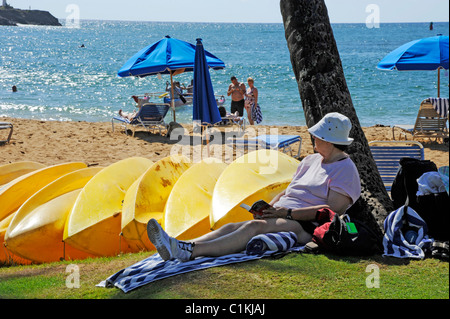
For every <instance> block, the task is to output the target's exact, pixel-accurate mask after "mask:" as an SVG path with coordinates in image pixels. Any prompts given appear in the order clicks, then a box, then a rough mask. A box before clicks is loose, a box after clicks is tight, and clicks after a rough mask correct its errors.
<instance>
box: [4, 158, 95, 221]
mask: <svg viewBox="0 0 450 319" xmlns="http://www.w3.org/2000/svg"><path fill="white" fill-rule="evenodd" d="M86 167H87V165H86V164H85V163H76V162H74V163H66V164H59V165H54V166H49V167H45V168H41V169H39V170H37V171H33V172H31V173H28V174H25V175H23V176H20V177H18V178H16V179H15V180H13V181H11V182H9V183H8V184H6V185H5V186H4V187H2V188H1V189H0V203H1V205H0V220H2V219H3V218H5V217H7V216H8V215H10V214H11V213H13V212H15V211H16V210H17V209H19V207H20V206H21V205H22V204H23V203H24V202H25V201H26V200H27V199H28V198H29V197H31V196H32V195H33V194H34V193H36V192H37V191H39V190H40V189H41V188H43V187H44V186H46V185H48V184H49V183H51V182H53V181H54V180H56V179H57V178H59V177H61V176H63V175H65V174H67V173H70V172H73V171H76V170H78V169H82V168H86Z"/></svg>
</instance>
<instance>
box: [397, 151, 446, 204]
mask: <svg viewBox="0 0 450 319" xmlns="http://www.w3.org/2000/svg"><path fill="white" fill-rule="evenodd" d="M436 171H437V167H436V164H435V163H434V162H432V161H429V160H418V159H416V158H409V157H404V158H402V159H400V169H399V170H398V172H397V175H396V176H395V179H394V181H393V182H392V188H391V197H392V201H393V202H394V209H398V208H400V207H402V206H403V205H405V204H409V206H411V207H412V208H414V207H413V205H414V204H415V203H416V193H417V190H418V188H419V187H418V185H417V179H418V178H419V177H420V176H422V175H423V174H424V173H426V172H436ZM406 199H408V200H409V203H406ZM414 210H415V208H414Z"/></svg>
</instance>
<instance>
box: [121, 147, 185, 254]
mask: <svg viewBox="0 0 450 319" xmlns="http://www.w3.org/2000/svg"><path fill="white" fill-rule="evenodd" d="M191 165H192V164H191V163H190V162H189V159H188V158H187V157H185V156H181V155H172V156H168V157H165V158H163V159H161V160H159V161H157V162H156V163H154V164H153V165H152V166H150V168H149V169H148V170H147V171H146V172H145V173H144V174H142V176H141V177H140V178H138V179H137V180H136V181H135V182H134V183H133V184H132V185H131V186H130V188H129V189H128V191H127V193H126V195H125V199H124V201H123V210H122V234H123V237H124V238H125V239H126V240H127V242H128V243H129V244H130V245H131V246H133V249H134V250H136V251H139V250H154V249H155V247H154V246H153V244H152V243H151V242H150V240H149V239H148V237H147V223H148V221H149V220H150V219H151V218H155V219H156V220H158V222H159V223H161V222H162V219H163V214H164V206H165V205H166V201H167V199H168V198H169V195H170V193H171V192H172V189H173V187H174V185H175V183H176V182H177V180H178V179H179V178H180V176H181V175H182V174H184V172H185V171H186V170H187V169H188V168H189V167H190V166H191Z"/></svg>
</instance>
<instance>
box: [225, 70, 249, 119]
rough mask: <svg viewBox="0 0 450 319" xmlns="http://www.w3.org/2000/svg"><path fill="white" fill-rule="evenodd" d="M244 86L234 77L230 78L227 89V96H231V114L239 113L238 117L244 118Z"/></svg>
mask: <svg viewBox="0 0 450 319" xmlns="http://www.w3.org/2000/svg"><path fill="white" fill-rule="evenodd" d="M245 90H246V88H245V84H244V83H241V82H239V81H238V80H237V79H236V77H235V76H232V77H231V84H230V86H229V87H228V92H227V94H228V96H230V95H231V113H232V114H234V113H235V112H236V111H237V112H239V116H244V106H245V100H244V94H245Z"/></svg>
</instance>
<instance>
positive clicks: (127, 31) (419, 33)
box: [0, 21, 448, 126]
mask: <svg viewBox="0 0 450 319" xmlns="http://www.w3.org/2000/svg"><path fill="white" fill-rule="evenodd" d="M333 32H334V36H335V38H336V43H337V45H338V49H339V52H340V56H341V60H342V64H343V67H344V73H345V76H346V81H347V85H348V87H349V90H350V93H351V95H352V100H353V104H354V107H355V109H356V111H357V114H358V117H359V119H360V122H361V124H362V125H364V126H369V125H374V124H377V123H381V124H384V125H389V124H394V123H411V122H413V121H414V119H415V117H416V115H417V108H418V105H419V103H420V101H422V100H423V99H425V98H427V97H430V96H436V92H437V73H436V72H397V71H392V72H386V71H380V70H377V69H376V64H377V63H378V62H379V61H380V60H381V59H382V58H383V57H384V56H385V55H386V54H387V53H389V52H390V51H391V50H393V49H395V48H396V47H398V46H399V45H401V44H403V43H406V42H408V41H411V40H414V39H418V38H422V37H427V36H434V35H435V34H436V33H443V34H448V23H435V30H434V31H429V30H428V25H427V24H426V23H416V24H386V25H383V24H382V25H381V27H380V28H379V29H368V28H366V27H365V25H364V24H337V25H333ZM165 35H170V36H172V37H175V38H178V39H181V40H185V41H188V42H191V43H195V39H196V38H197V37H201V38H202V39H203V43H204V46H205V49H206V50H208V51H210V52H212V53H213V54H215V55H216V56H217V57H219V58H221V59H222V60H223V61H224V62H225V64H226V66H227V67H226V69H225V70H219V71H211V79H212V82H213V85H214V90H215V93H216V94H217V95H224V96H225V97H226V91H227V88H228V85H229V82H230V77H231V76H232V75H235V76H237V77H238V79H239V80H240V81H245V82H246V79H247V77H249V76H251V77H253V78H254V79H255V85H256V87H258V89H259V92H260V104H261V108H262V111H263V116H264V121H263V124H278V125H305V119H304V115H303V111H302V108H301V102H300V97H299V93H298V87H297V83H296V81H295V76H294V74H293V71H292V66H291V62H290V56H289V51H288V49H287V45H286V40H285V37H284V30H283V26H282V24H239V23H238V24H211V23H162V22H157V23H155V22H152V23H150V22H148V23H146V22H115V21H81V27H80V28H66V27H42V26H26V27H0V44H1V45H0V116H10V117H21V118H34V119H46V120H50V119H52V120H62V121H102V122H106V121H109V120H110V119H111V117H112V116H113V115H115V114H117V112H118V110H119V109H124V110H128V111H131V110H132V109H133V106H134V103H133V101H132V99H131V96H132V95H142V94H144V93H146V92H163V91H164V89H165V86H166V81H169V80H170V78H169V76H162V79H161V80H160V79H158V78H157V77H156V76H150V77H146V78H142V79H139V78H132V77H128V78H119V77H117V71H118V70H119V69H120V68H121V66H122V65H123V64H124V63H125V62H126V60H128V58H130V57H131V56H132V55H134V54H135V53H136V52H137V51H139V50H140V49H142V48H143V47H145V46H147V45H148V44H150V43H153V42H155V41H158V40H160V39H161V38H163V37H164V36H165ZM82 44H84V45H85V47H84V48H82V47H81V45H82ZM191 79H192V72H190V73H185V74H181V75H178V76H176V80H177V81H180V82H181V83H184V84H186V85H187V84H188V83H190V81H191ZM13 85H16V86H17V87H18V90H19V91H18V92H17V93H12V92H11V87H12V86H13ZM441 96H445V97H448V75H447V76H446V75H445V72H443V71H442V72H441ZM229 103H230V99H229V98H228V97H227V102H226V106H227V107H228V110H229ZM177 120H178V121H179V122H182V123H189V122H191V120H192V107H191V106H183V107H180V108H178V109H177Z"/></svg>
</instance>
